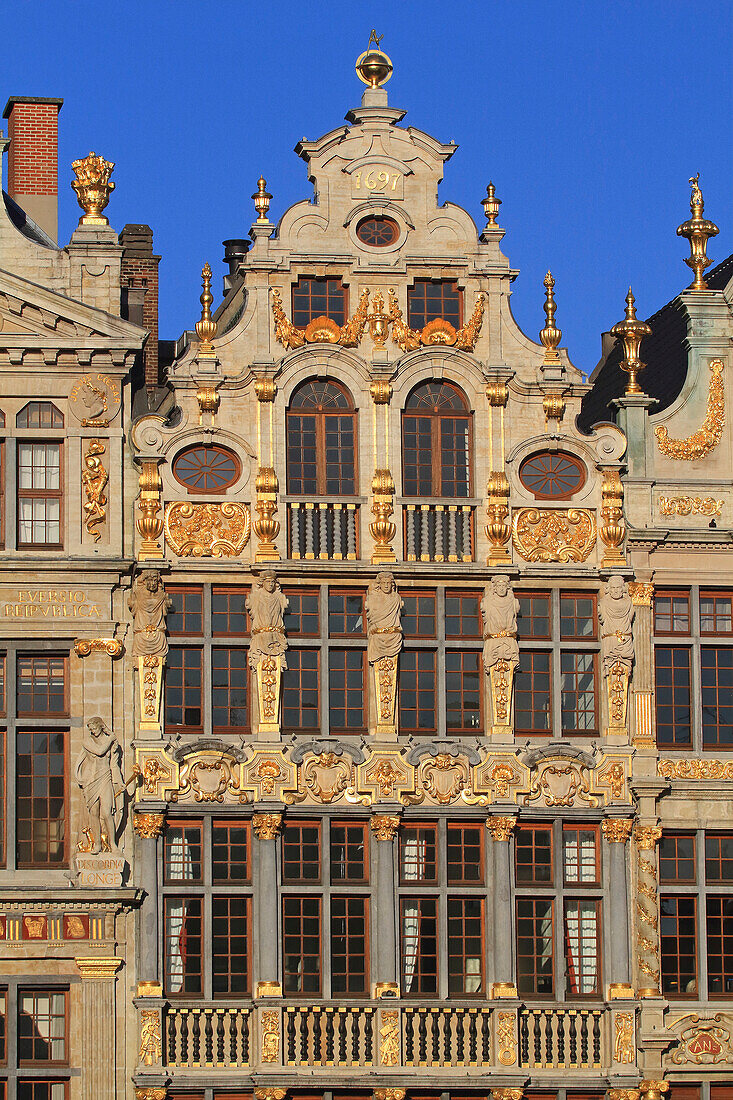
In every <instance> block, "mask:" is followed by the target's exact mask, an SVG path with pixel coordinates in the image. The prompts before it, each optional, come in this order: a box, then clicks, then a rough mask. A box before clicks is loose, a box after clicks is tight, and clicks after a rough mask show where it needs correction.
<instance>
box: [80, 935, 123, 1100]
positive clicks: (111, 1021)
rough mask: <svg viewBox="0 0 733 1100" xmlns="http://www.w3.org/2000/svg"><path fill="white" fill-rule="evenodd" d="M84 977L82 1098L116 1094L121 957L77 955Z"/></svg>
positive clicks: (94, 1098)
mask: <svg viewBox="0 0 733 1100" xmlns="http://www.w3.org/2000/svg"><path fill="white" fill-rule="evenodd" d="M75 961H76V965H77V967H78V968H79V973H80V974H81V977H82V1023H81V1026H82V1050H84V1051H86V1052H88V1054H89V1056H88V1057H86V1058H85V1059H84V1064H83V1068H82V1077H81V1096H82V1100H100V1098H101V1097H103V1096H114V1095H115V1094H116V1082H115V1069H116V1066H117V1048H116V1020H117V1012H116V1005H115V982H116V980H117V979H116V977H115V975H116V974H117V971H118V970H119V969H120V967H121V966H122V959H117V958H114V957H111V958H99V957H97V956H89V957H82V958H77V959H76V960H75Z"/></svg>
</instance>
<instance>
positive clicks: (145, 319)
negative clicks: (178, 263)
mask: <svg viewBox="0 0 733 1100" xmlns="http://www.w3.org/2000/svg"><path fill="white" fill-rule="evenodd" d="M119 241H120V244H121V245H122V270H121V272H120V281H121V288H122V316H123V317H124V318H126V319H127V320H128V321H133V322H134V323H135V324H136V325H141V326H142V327H143V328H146V329H148V331H149V333H150V335H149V336H148V338H147V340H146V341H145V347H144V348H143V363H144V366H145V388H146V390H147V391H148V395H149V396H150V397H152V395H153V393H154V392H155V388H156V386H157V385H158V380H159V379H158V264H159V263H160V256H154V255H153V231H152V229H151V228H150V226H149V225H126V226H125V227H124V229H123V230H122V232H121V233H120V237H119Z"/></svg>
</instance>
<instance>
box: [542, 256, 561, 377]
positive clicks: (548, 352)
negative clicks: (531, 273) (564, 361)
mask: <svg viewBox="0 0 733 1100" xmlns="http://www.w3.org/2000/svg"><path fill="white" fill-rule="evenodd" d="M544 287H545V304H544V307H543V308H544V310H545V318H546V320H545V327H544V328H543V329H541V330H540V341H541V342H542V345H543V347H544V349H545V357H544V359H543V363H556V362H557V361H558V359H559V358H560V355H559V353H558V350H557V345H558V344H559V343H560V340H561V339H562V331H561V330H560V329H559V328H557V327H556V325H555V310H556V308H557V307H556V305H555V280H554V279H553V277H552V272H551V271H548V272H547V274H546V275H545V279H544Z"/></svg>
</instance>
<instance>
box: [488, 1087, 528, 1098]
mask: <svg viewBox="0 0 733 1100" xmlns="http://www.w3.org/2000/svg"><path fill="white" fill-rule="evenodd" d="M491 1096H492V1100H522V1097H523V1096H524V1089H523V1088H518V1089H492V1090H491Z"/></svg>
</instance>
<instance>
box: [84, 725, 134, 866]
mask: <svg viewBox="0 0 733 1100" xmlns="http://www.w3.org/2000/svg"><path fill="white" fill-rule="evenodd" d="M121 758H122V749H121V748H120V744H119V742H118V740H117V738H116V737H115V735H114V734H113V733H111V732H110V730H108V729H107V727H106V726H105V724H104V722H103V721H102V719H101V718H90V719H89V721H88V722H87V732H86V733H85V734H84V738H83V740H82V749H81V752H80V753H79V757H78V759H77V761H76V769H75V771H74V777H75V779H76V782H77V783H78V784H79V786H80V787H81V790H82V794H83V796H84V804H85V807H86V815H85V821H84V823H83V825H82V828H81V830H80V834H81V835H80V848H81V849H82V850H87V849H88V847H89V845H91V849H90V850H91V852H92V853H97V852H101V851H102V847H103V843H104V842H103V839H102V838H103V837H106V839H107V842H108V845H109V849H110V850H111V851H113V852H114V851H116V850H117V826H116V823H115V784H116V785H117V787H118V790H121V789H122V788H123V786H124V780H123V778H122V770H121V767H120V760H121Z"/></svg>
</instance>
